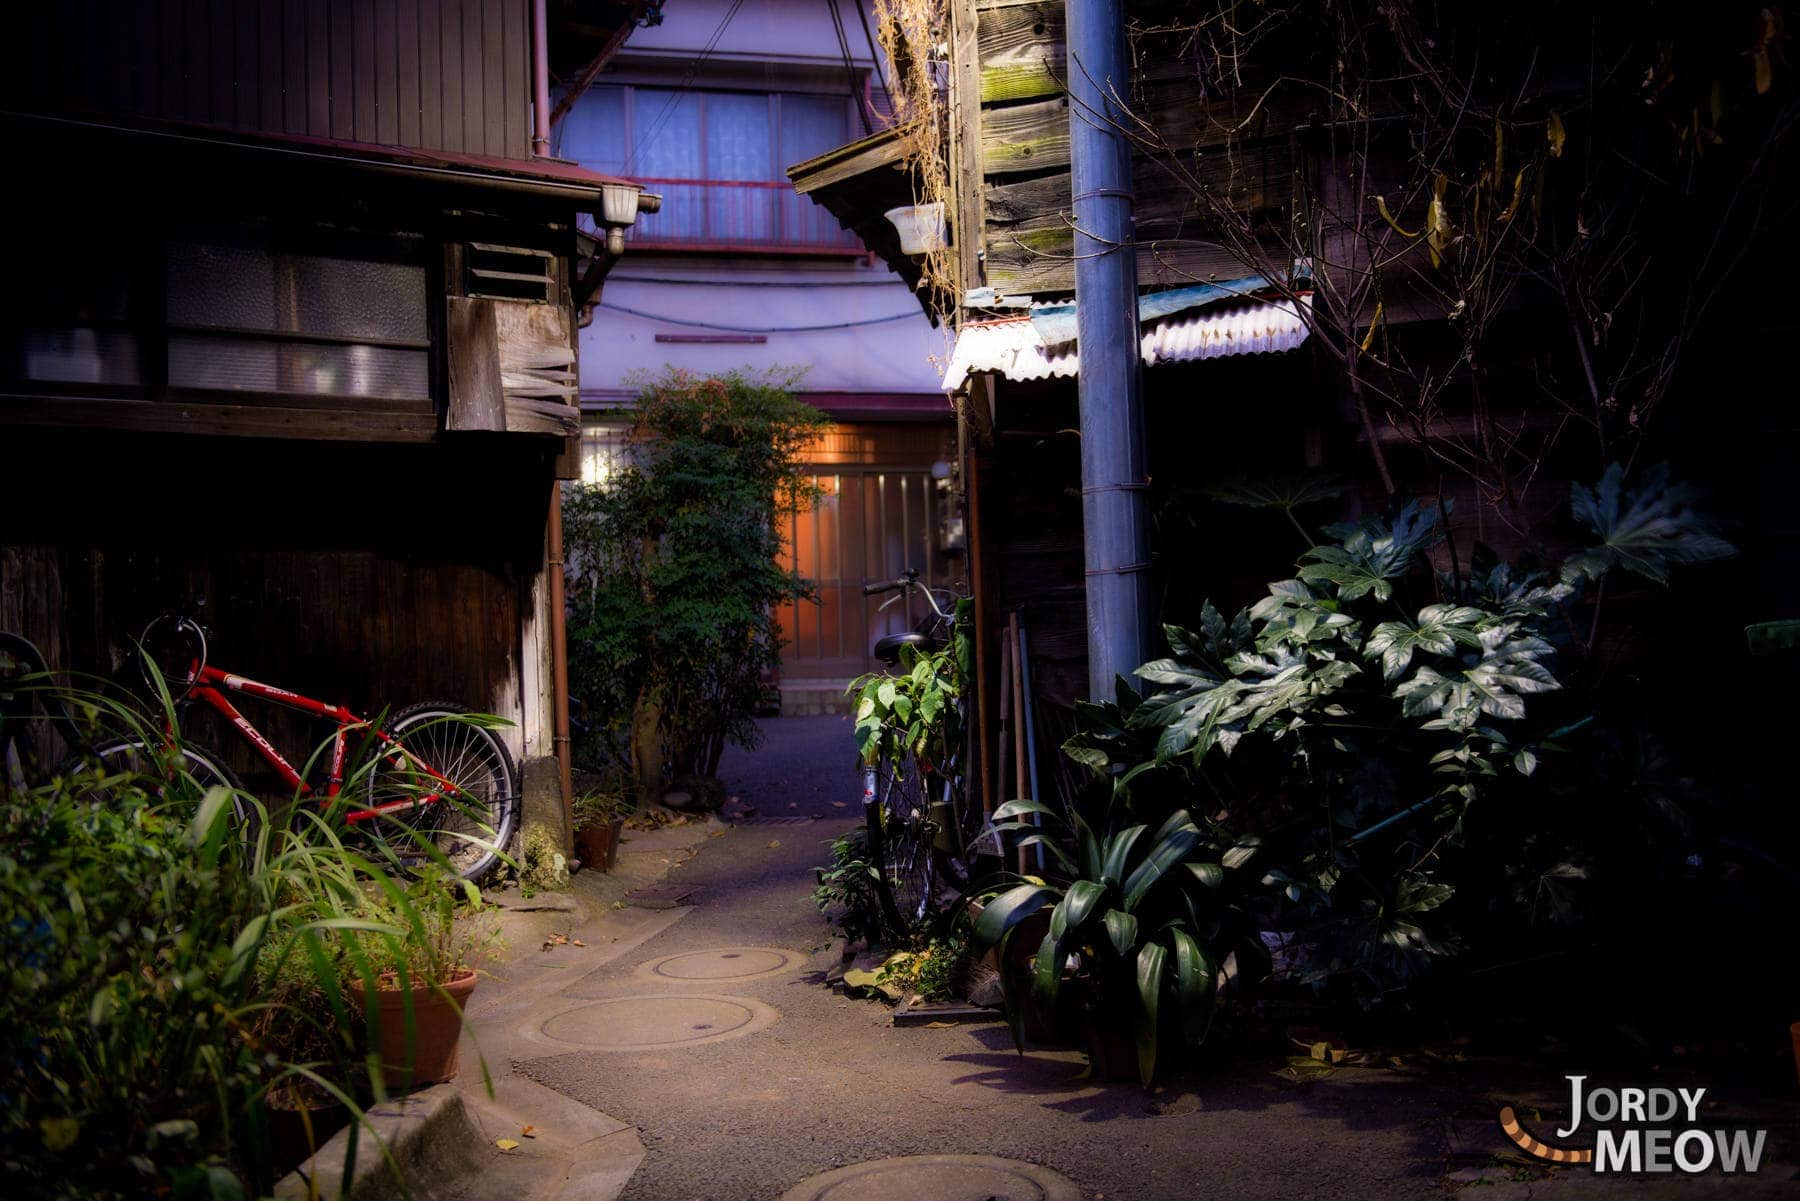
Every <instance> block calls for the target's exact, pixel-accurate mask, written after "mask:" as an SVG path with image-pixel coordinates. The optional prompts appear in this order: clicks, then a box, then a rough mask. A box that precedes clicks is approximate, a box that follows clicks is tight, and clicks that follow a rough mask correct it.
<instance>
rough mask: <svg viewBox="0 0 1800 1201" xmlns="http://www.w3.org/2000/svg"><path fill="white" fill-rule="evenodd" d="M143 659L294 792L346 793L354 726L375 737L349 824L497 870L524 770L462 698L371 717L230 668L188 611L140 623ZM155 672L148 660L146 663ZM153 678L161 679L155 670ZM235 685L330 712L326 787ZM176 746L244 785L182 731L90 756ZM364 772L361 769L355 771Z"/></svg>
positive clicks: (202, 769) (114, 761)
mask: <svg viewBox="0 0 1800 1201" xmlns="http://www.w3.org/2000/svg"><path fill="white" fill-rule="evenodd" d="M141 645H142V647H143V653H144V656H145V658H146V660H147V661H149V662H154V663H156V664H157V667H158V670H159V671H161V673H162V679H163V681H164V683H165V684H166V685H167V687H168V689H169V693H170V695H171V698H172V699H174V700H175V701H176V704H177V709H178V711H181V710H185V709H186V708H187V707H188V706H190V705H193V704H202V705H205V706H206V707H207V708H209V709H211V710H213V711H214V712H215V713H217V714H218V715H219V716H220V717H222V718H224V719H225V720H226V721H227V722H228V723H230V724H231V726H232V727H233V728H234V729H236V730H237V732H238V733H239V734H240V735H241V736H242V737H243V739H244V740H245V741H246V742H248V743H249V744H250V745H251V746H252V747H254V748H255V749H256V752H257V754H259V755H260V756H261V757H262V758H263V759H264V760H265V761H267V762H268V764H269V766H270V767H272V768H274V769H275V771H276V773H277V774H278V775H280V776H281V778H282V779H283V780H285V781H286V782H287V783H288V785H289V786H290V787H291V788H293V789H294V791H295V794H296V795H297V796H299V797H308V796H311V797H318V796H319V795H320V793H321V791H322V793H323V799H324V800H325V801H326V802H328V803H329V802H331V801H334V800H336V799H337V798H339V797H341V796H344V795H345V782H346V767H347V764H348V762H349V759H350V753H351V743H352V740H353V737H354V736H357V735H366V736H367V737H369V738H371V739H373V740H374V742H373V747H372V763H370V764H369V765H368V767H367V768H366V775H367V778H366V780H363V779H360V778H359V779H357V780H356V781H355V783H354V785H353V787H356V788H357V789H359V790H360V795H358V796H357V797H356V798H355V804H356V806H357V807H355V808H352V809H350V810H348V811H347V812H345V813H344V814H343V820H344V821H345V822H346V823H348V824H350V825H351V826H353V827H360V828H362V829H365V830H368V831H370V832H371V833H373V834H376V835H377V836H379V837H387V829H388V828H390V827H401V828H403V830H404V832H405V834H406V837H405V838H402V839H390V841H394V842H397V843H398V844H399V846H400V847H401V848H405V847H407V846H409V845H411V847H412V853H413V855H414V856H418V855H420V854H421V852H420V850H419V849H418V846H417V844H418V842H419V841H420V840H425V841H429V842H430V843H432V845H434V846H436V847H437V849H438V850H439V851H440V852H441V853H442V854H443V855H444V857H445V858H446V859H447V860H448V861H449V862H450V865H451V866H452V868H454V869H455V871H456V873H457V875H459V876H461V877H462V878H463V879H465V880H480V879H481V878H483V877H484V876H486V875H487V873H488V872H490V871H491V870H493V867H494V865H495V864H496V863H497V862H498V861H499V859H500V855H501V853H502V852H503V851H504V850H505V848H506V847H507V846H508V844H509V843H510V842H511V841H512V837H513V834H514V832H515V831H516V830H517V829H518V825H519V775H518V771H517V769H516V768H515V767H514V766H513V760H512V756H511V755H510V754H509V753H508V752H507V749H506V747H505V745H504V744H503V743H502V742H501V741H500V739H499V738H497V737H496V736H495V735H494V732H493V731H492V730H491V729H489V728H488V726H487V725H486V724H484V723H482V722H480V721H478V720H475V716H476V715H475V711H474V710H472V709H469V708H468V707H466V706H464V705H457V704H451V703H448V702H444V701H427V702H425V703H423V704H417V705H411V706H408V707H407V708H404V709H401V710H399V711H398V712H396V713H395V714H393V716H392V717H391V718H390V719H389V720H388V721H387V722H386V723H385V724H382V725H376V724H375V723H373V722H371V721H369V720H368V719H367V718H364V717H362V716H359V715H358V714H356V713H354V712H352V711H351V710H349V709H347V708H345V707H344V706H343V705H331V704H327V703H325V702H324V701H319V700H314V699H313V698H312V697H309V696H302V695H301V694H300V693H297V692H290V691H288V690H287V689H285V688H277V687H275V686H274V685H272V684H264V683H262V682H260V681H258V680H252V679H250V678H248V677H246V676H240V675H236V674H233V673H230V672H226V671H223V670H221V669H219V668H217V667H214V666H212V665H211V664H210V663H208V662H207V641H206V631H205V629H203V628H202V627H201V625H200V624H199V623H198V622H196V621H194V620H193V619H192V618H189V617H179V616H165V617H159V618H157V619H156V620H155V621H152V622H151V623H150V624H149V625H148V626H147V627H145V629H144V634H143V638H142V640H141ZM146 674H148V669H146ZM152 686H153V690H154V681H152ZM231 694H237V695H239V696H249V697H255V698H256V699H258V700H263V701H268V702H271V703H273V704H276V705H281V706H284V707H286V708H289V709H294V710H297V711H299V712H301V713H305V714H308V715H309V716H312V717H317V718H321V719H323V720H326V721H331V722H335V723H336V724H337V730H336V731H335V733H334V735H333V737H332V741H331V751H330V759H329V772H328V775H327V777H326V780H325V783H324V786H323V789H322V790H321V789H319V788H316V787H315V786H313V785H312V784H309V783H308V782H307V780H306V779H305V777H304V776H303V775H302V773H301V772H300V771H299V770H298V769H297V768H295V767H294V765H293V764H292V763H290V762H289V761H288V760H287V759H286V758H285V757H284V756H283V755H282V754H281V752H280V751H278V750H276V749H275V747H274V745H273V744H272V743H271V742H270V741H269V740H268V738H266V737H265V736H264V735H263V733H262V731H261V730H259V729H257V728H256V726H255V724H254V723H252V722H251V721H250V719H249V718H247V717H245V716H244V715H243V713H241V712H240V711H239V710H238V708H237V706H236V705H234V704H232V702H231V700H230V695H231ZM169 753H174V754H178V755H179V756H180V759H181V767H182V769H183V770H184V771H186V773H187V774H188V775H189V776H191V777H192V778H193V780H194V782H195V783H196V784H198V785H199V786H200V787H202V788H209V787H212V786H214V785H220V786H223V787H226V788H229V789H231V790H233V792H234V793H237V794H242V793H243V785H242V784H241V783H239V781H238V778H237V775H236V773H235V772H233V771H232V770H231V768H230V767H228V766H227V765H226V764H225V762H224V760H223V759H222V758H220V756H219V754H218V753H217V752H216V751H213V750H210V749H209V748H207V747H205V746H202V745H200V744H198V743H196V742H194V741H192V740H190V739H188V738H187V737H185V736H182V737H180V738H174V739H171V740H169V741H168V742H165V743H163V744H162V745H160V746H152V745H150V743H149V741H148V739H146V738H145V737H144V736H142V735H136V736H130V737H125V738H119V739H115V740H113V741H110V742H106V743H103V744H101V745H99V746H97V747H95V748H94V751H93V753H92V758H93V759H95V760H97V761H98V762H100V763H101V764H102V765H104V766H108V767H115V768H121V769H125V770H130V771H137V772H141V771H144V770H146V768H147V766H148V761H150V760H153V759H155V758H156V756H157V755H158V754H169ZM361 774H362V773H360V772H359V773H357V775H358V776H360V775H361ZM235 804H236V813H237V820H238V823H239V825H240V827H242V828H247V827H248V825H249V823H250V821H251V816H252V813H253V810H251V809H250V807H249V806H247V805H244V804H243V802H242V801H238V802H235Z"/></svg>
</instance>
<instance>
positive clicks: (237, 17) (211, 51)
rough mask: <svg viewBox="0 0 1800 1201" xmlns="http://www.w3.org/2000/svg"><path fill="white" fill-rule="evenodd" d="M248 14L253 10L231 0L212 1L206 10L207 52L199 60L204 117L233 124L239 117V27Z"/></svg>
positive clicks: (253, 17)
mask: <svg viewBox="0 0 1800 1201" xmlns="http://www.w3.org/2000/svg"><path fill="white" fill-rule="evenodd" d="M245 13H248V14H249V16H250V18H251V19H252V20H254V19H255V13H254V12H253V11H251V10H249V9H248V8H247V7H239V6H235V5H233V4H232V3H231V0H211V2H210V3H209V4H208V5H207V6H206V9H205V15H204V20H205V21H206V36H207V54H206V57H205V58H204V59H201V60H200V63H201V67H200V71H201V75H202V79H201V86H202V87H203V88H204V90H205V93H206V117H205V120H208V121H211V122H213V123H214V124H218V125H230V124H232V123H233V122H234V121H236V120H237V95H236V89H235V88H234V87H233V86H232V85H233V83H234V78H233V77H234V74H235V72H236V70H237V52H236V48H237V38H238V34H239V33H240V32H241V31H240V29H239V28H238V27H239V25H240V23H241V22H242V21H243V19H244V14H245Z"/></svg>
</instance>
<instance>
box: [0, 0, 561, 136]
mask: <svg viewBox="0 0 1800 1201" xmlns="http://www.w3.org/2000/svg"><path fill="white" fill-rule="evenodd" d="M528 3H529V0H261V2H258V0H215V2H214V3H212V4H198V3H194V2H193V0H185V2H184V0H59V2H58V3H54V4H32V5H22V6H19V8H18V9H17V10H16V16H17V17H18V19H19V22H20V25H21V26H22V29H21V30H20V31H19V32H18V33H17V34H16V35H15V37H14V38H13V39H11V40H10V42H9V49H10V55H9V59H10V61H9V63H8V70H7V80H6V82H5V83H3V84H0V88H4V89H5V92H6V95H7V96H8V98H9V100H8V104H9V106H10V107H13V108H25V109H29V110H32V111H44V110H67V111H72V112H82V113H103V114H109V115H127V116H137V117H154V118H163V119H167V120H177V121H194V122H200V123H204V124H208V125H220V126H228V127H231V128H236V129H244V130H256V131H261V132H269V133H286V134H304V135H307V136H311V137H321V138H338V139H347V140H351V141H357V142H371V143H376V144H379V145H384V146H414V147H420V148H423V149H429V150H449V151H459V152H463V153H468V154H487V155H503V156H506V157H510V158H526V157H529V155H530V149H531V147H530V139H531V113H530V104H531V75H530V54H531V43H530V12H529V10H528V8H527V5H528Z"/></svg>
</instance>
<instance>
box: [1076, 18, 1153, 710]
mask: <svg viewBox="0 0 1800 1201" xmlns="http://www.w3.org/2000/svg"><path fill="white" fill-rule="evenodd" d="M1067 13H1068V16H1067V25H1068V57H1069V95H1070V99H1071V100H1072V103H1071V104H1070V105H1069V159H1070V162H1069V166H1070V174H1071V177H1072V179H1071V183H1072V188H1073V191H1074V198H1073V199H1074V209H1075V319H1076V342H1077V345H1078V346H1079V348H1080V354H1081V368H1080V395H1081V518H1082V530H1083V538H1082V542H1083V553H1084V558H1085V562H1086V568H1087V627H1088V693H1089V695H1090V696H1092V697H1093V698H1094V699H1095V700H1105V699H1107V698H1109V697H1111V696H1112V695H1113V680H1114V678H1115V677H1116V676H1120V675H1122V676H1124V677H1125V678H1126V679H1128V680H1129V679H1132V678H1133V677H1132V675H1131V673H1132V671H1133V670H1135V669H1136V668H1137V667H1138V666H1139V665H1140V664H1142V663H1143V662H1144V661H1145V660H1147V659H1148V658H1149V657H1150V656H1149V649H1150V639H1149V630H1150V618H1151V613H1150V577H1149V571H1150V545H1149V536H1148V532H1147V528H1146V522H1145V512H1146V509H1147V507H1148V506H1147V504H1146V496H1145V493H1146V492H1147V491H1148V490H1149V486H1150V485H1149V481H1148V480H1147V479H1146V476H1145V456H1144V415H1143V400H1142V397H1141V395H1140V392H1139V370H1140V364H1139V359H1138V336H1139V335H1138V318H1137V247H1136V243H1135V239H1134V235H1133V223H1132V194H1131V144H1130V143H1129V142H1128V141H1127V140H1126V136H1125V128H1126V126H1125V124H1124V122H1125V120H1126V119H1127V118H1126V115H1125V111H1124V103H1123V98H1124V97H1125V96H1127V95H1129V87H1130V79H1129V76H1128V74H1127V66H1126V64H1127V59H1126V55H1125V13H1124V5H1123V0H1068V7H1067Z"/></svg>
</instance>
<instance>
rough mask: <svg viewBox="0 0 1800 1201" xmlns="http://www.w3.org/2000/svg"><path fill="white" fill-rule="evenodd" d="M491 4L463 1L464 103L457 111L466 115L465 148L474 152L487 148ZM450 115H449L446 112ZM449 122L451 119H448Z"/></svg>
mask: <svg viewBox="0 0 1800 1201" xmlns="http://www.w3.org/2000/svg"><path fill="white" fill-rule="evenodd" d="M486 7H487V6H486V5H485V4H483V3H482V0H462V32H461V36H460V37H459V38H458V40H457V49H458V50H459V51H460V57H459V60H458V61H459V62H460V65H461V74H460V76H459V77H458V82H459V83H460V84H461V85H462V86H461V95H460V97H459V99H460V101H461V103H460V104H459V105H458V107H457V111H459V112H460V113H461V114H462V148H463V149H464V150H466V151H468V152H469V153H470V154H480V153H482V152H483V151H484V150H485V149H486V145H487V142H486V131H485V130H484V129H483V128H482V122H481V113H482V107H483V104H484V100H483V96H484V91H483V88H482V76H481V39H482V30H481V17H482V10H483V9H484V8H486ZM449 69H450V64H449V63H448V62H446V63H445V64H444V70H445V78H446V80H447V79H448V77H449V76H448V72H449ZM446 116H448V114H446ZM446 124H447V122H446Z"/></svg>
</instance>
